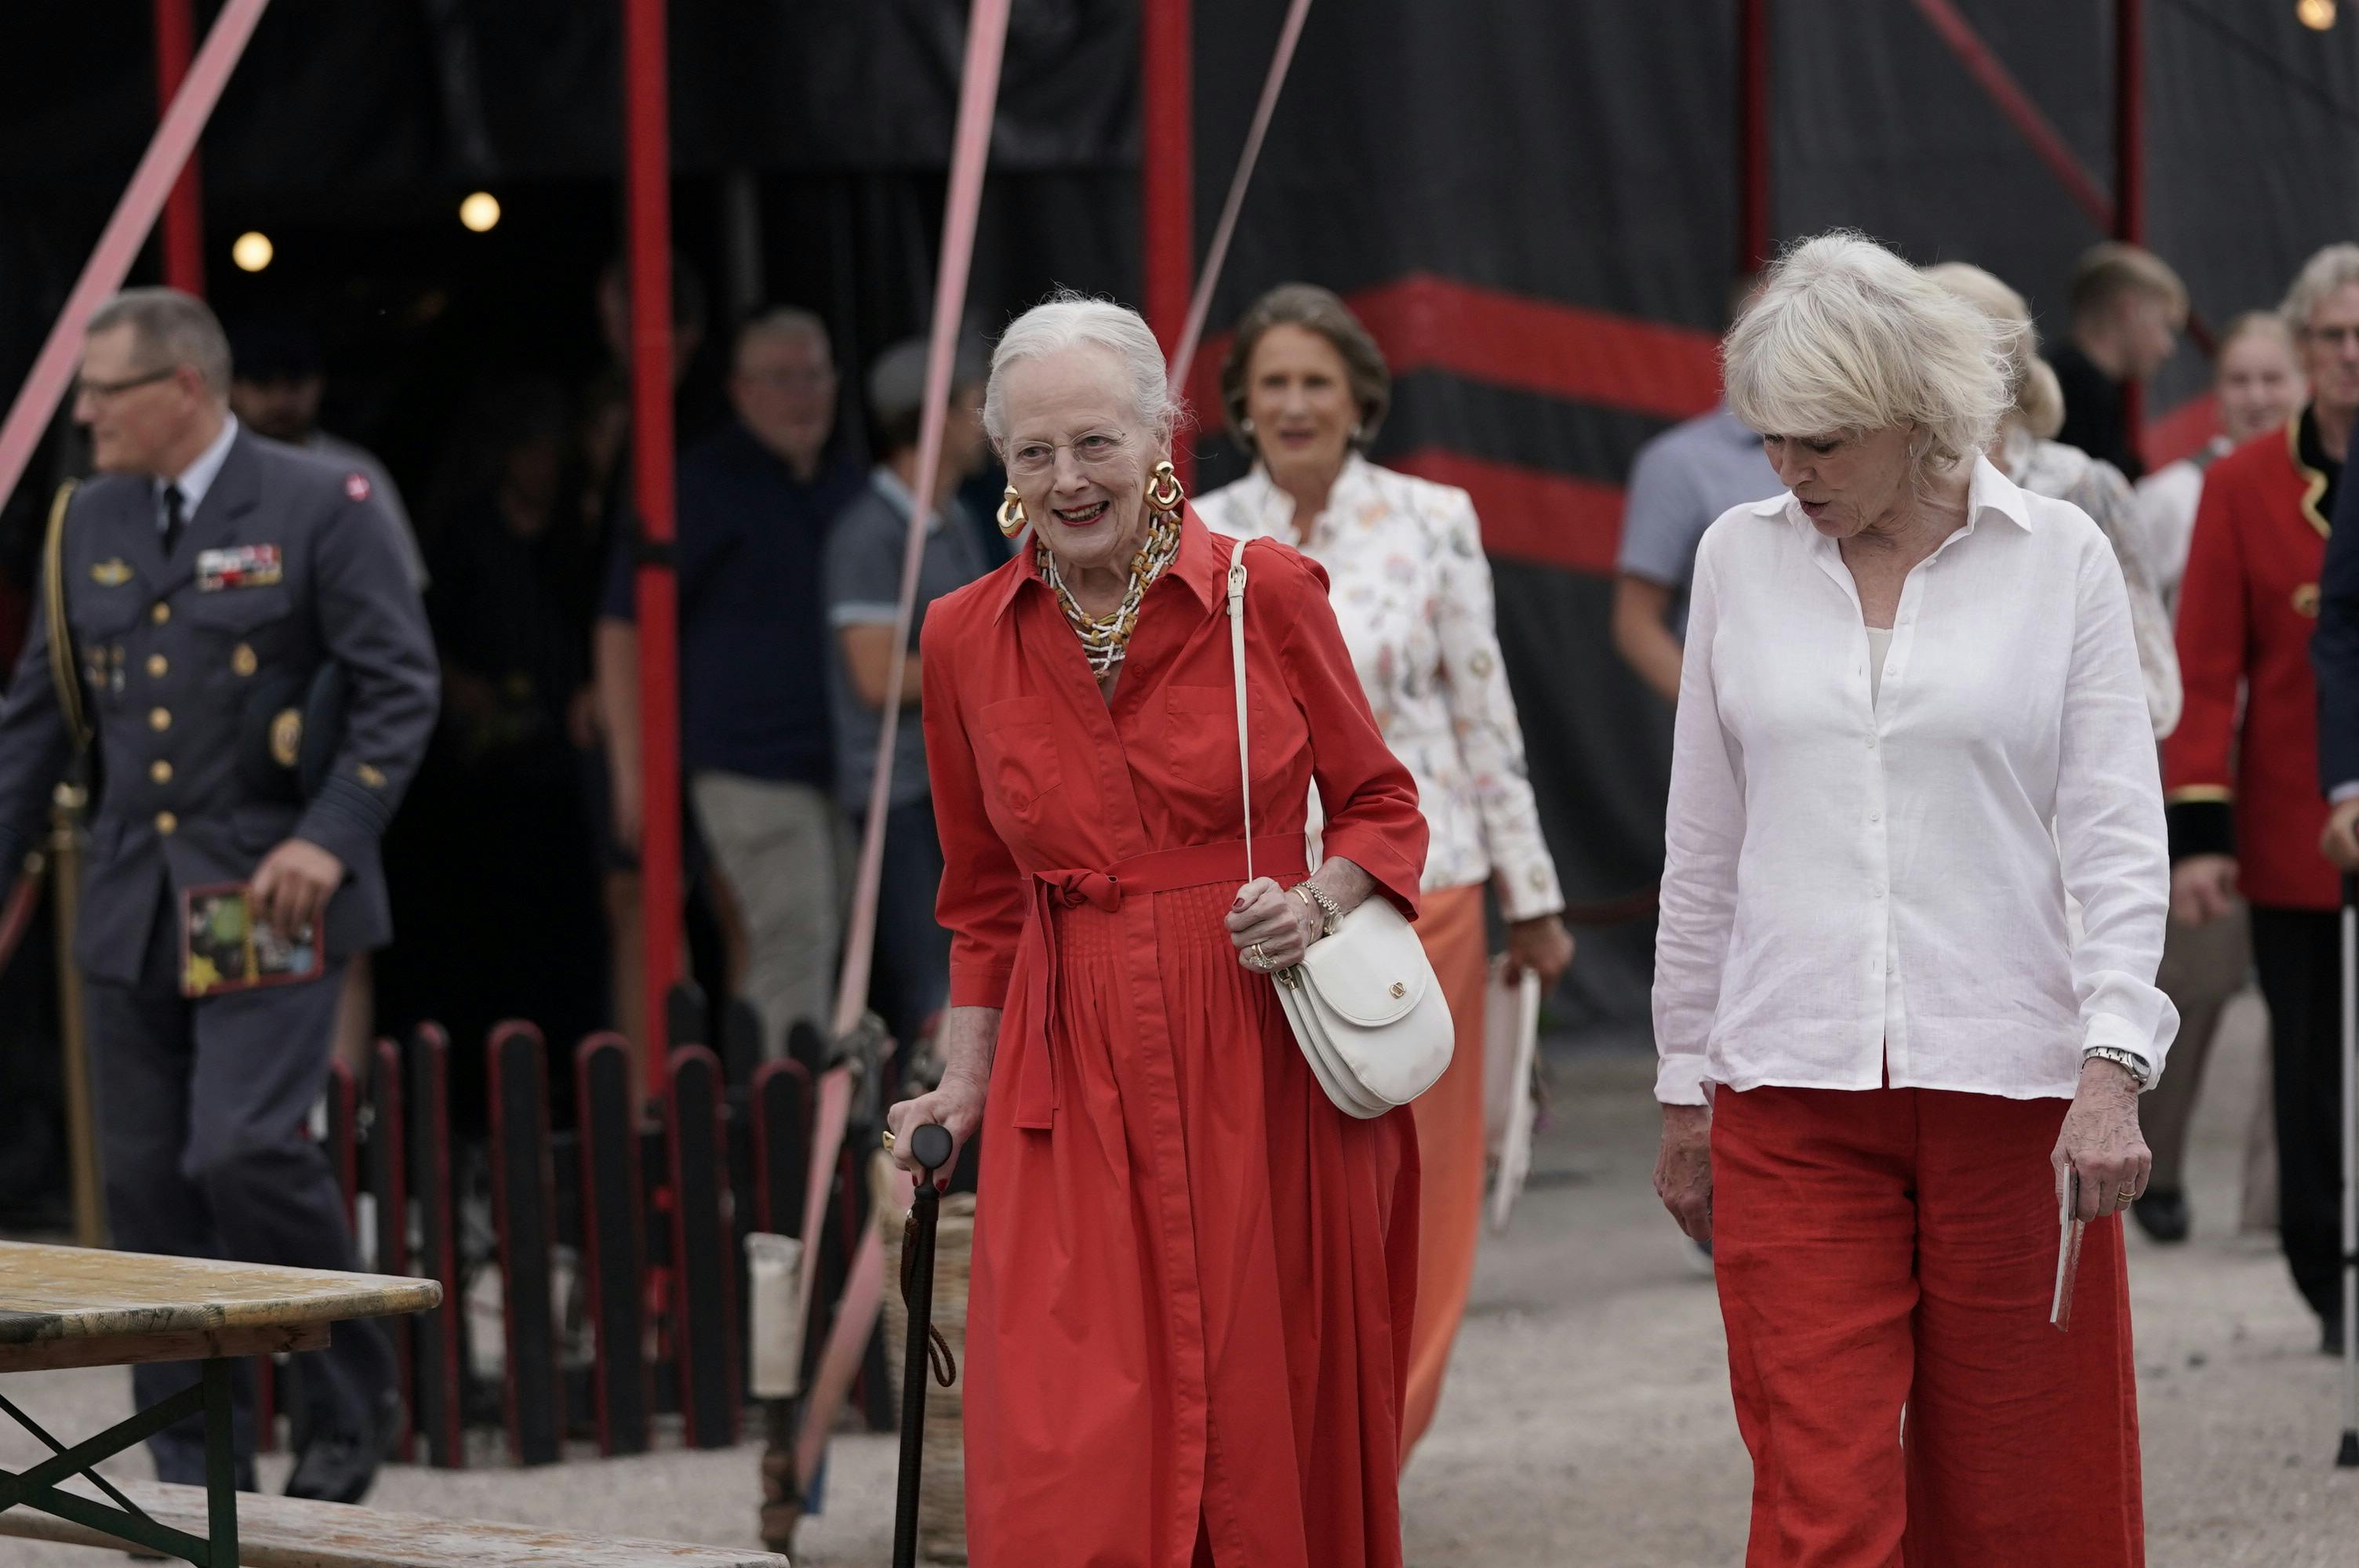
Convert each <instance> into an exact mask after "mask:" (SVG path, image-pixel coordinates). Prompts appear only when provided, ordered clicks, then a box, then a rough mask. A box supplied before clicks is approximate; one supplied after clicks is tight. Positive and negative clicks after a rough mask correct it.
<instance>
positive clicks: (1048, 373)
mask: <svg viewBox="0 0 2359 1568" xmlns="http://www.w3.org/2000/svg"><path fill="white" fill-rule="evenodd" d="M1000 375H1001V378H1002V384H1001V396H1002V406H1003V407H1004V409H1005V411H1006V422H1007V423H1006V428H1007V438H1006V441H1005V442H1004V443H1003V444H1002V446H1001V448H1000V456H1001V457H1002V458H1003V459H1004V460H1006V464H1007V478H1008V482H1009V483H1011V484H1013V485H1014V486H1015V487H1016V494H1017V495H1018V496H1020V497H1021V498H1022V499H1023V502H1024V514H1025V515H1026V516H1027V517H1028V518H1030V519H1031V522H1032V527H1033V529H1034V531H1035V532H1037V533H1038V535H1040V539H1041V542H1042V543H1043V544H1045V545H1047V546H1049V549H1050V550H1051V551H1052V552H1054V553H1055V555H1056V557H1057V561H1058V565H1059V569H1060V570H1061V571H1063V572H1064V573H1065V575H1066V576H1068V577H1069V578H1070V577H1071V576H1073V575H1075V574H1076V573H1080V572H1087V571H1115V572H1126V571H1127V570H1128V569H1129V567H1130V561H1131V557H1133V556H1136V554H1137V553H1138V551H1139V548H1140V546H1143V545H1144V544H1145V543H1146V541H1147V481H1148V476H1149V475H1150V474H1151V473H1152V472H1153V471H1154V468H1155V465H1156V464H1157V463H1158V462H1161V461H1163V460H1165V459H1167V458H1169V456H1170V452H1169V449H1168V448H1167V447H1166V445H1165V443H1163V442H1162V441H1160V440H1158V439H1157V438H1156V437H1155V435H1154V433H1153V432H1152V431H1149V430H1147V429H1145V428H1143V427H1142V422H1141V421H1140V419H1139V416H1138V408H1137V401H1136V398H1135V397H1133V396H1132V395H1131V388H1130V382H1129V378H1128V377H1127V376H1126V375H1125V373H1124V371H1123V367H1122V363H1121V362H1120V361H1119V360H1117V359H1116V358H1115V357H1114V354H1113V353H1111V352H1109V351H1106V350H1104V349H1099V348H1093V347H1090V346H1088V345H1086V344H1084V345H1082V346H1078V347H1074V348H1069V349H1060V350H1058V351H1054V352H1051V353H1046V354H1042V355H1040V356H1039V357H1038V358H1037V359H1027V360H1019V361H1017V362H1016V363H1014V364H1011V365H1009V366H1007V367H1006V369H1005V370H1003V371H1001V372H1000Z"/></svg>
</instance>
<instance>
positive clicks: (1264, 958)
mask: <svg viewBox="0 0 2359 1568" xmlns="http://www.w3.org/2000/svg"><path fill="white" fill-rule="evenodd" d="M1245 957H1248V958H1251V959H1252V960H1253V964H1254V968H1256V969H1266V968H1269V954H1268V953H1267V952H1266V951H1265V950H1264V949H1263V947H1262V945H1261V944H1260V943H1258V942H1256V943H1255V944H1254V945H1253V946H1250V947H1248V948H1246V949H1245Z"/></svg>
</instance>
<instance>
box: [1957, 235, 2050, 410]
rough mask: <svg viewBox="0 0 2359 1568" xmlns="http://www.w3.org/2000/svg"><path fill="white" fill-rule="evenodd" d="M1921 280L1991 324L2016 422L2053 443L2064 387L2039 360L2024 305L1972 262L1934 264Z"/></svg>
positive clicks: (2028, 310)
mask: <svg viewBox="0 0 2359 1568" xmlns="http://www.w3.org/2000/svg"><path fill="white" fill-rule="evenodd" d="M1925 276H1927V277H1930V278H1931V279H1932V280H1933V281H1934V282H1935V283H1938V284H1940V286H1941V287H1943V288H1946V289H1948V290H1949V291H1950V292H1951V293H1952V294H1954V295H1956V296H1957V297H1959V298H1961V299H1962V300H1964V301H1965V302H1966V303H1967V304H1969V305H1971V306H1973V308H1975V309H1977V310H1979V311H1981V312H1982V313H1983V314H1984V315H1985V316H1987V317H1989V318H1990V319H1991V321H1992V323H1993V324H1994V325H1995V326H1996V327H1997V329H1998V334H1999V338H1998V341H1999V351H2000V353H2001V355H2002V356H2003V357H2004V358H2005V360H2006V383H2007V390H2008V394H2009V395H2010V396H2011V397H2012V398H2013V399H2014V407H2013V409H2012V410H2011V412H2012V413H2013V415H2014V417H2015V420H2016V422H2017V424H2019V425H2021V426H2022V427H2024V428H2025V429H2026V430H2027V431H2029V432H2030V433H2031V434H2032V435H2034V436H2037V437H2038V438H2040V439H2041V440H2043V441H2049V440H2053V439H2055V438H2056V432H2057V431H2059V430H2061V429H2062V428H2064V386H2063V384H2062V383H2061V382H2060V381H2058V380H2057V379H2056V372H2055V371H2054V370H2053V369H2051V368H2050V367H2049V363H2048V362H2047V361H2046V360H2043V359H2041V358H2040V357H2039V329H2038V327H2036V326H2034V325H2032V321H2031V306H2030V303H2029V302H2028V301H2027V300H2026V299H2025V298H2024V297H2023V296H2022V295H2020V294H2017V292H2016V291H2015V290H2014V289H2013V288H2011V287H2008V285H2007V284H2006V280H2005V279H2003V278H2001V277H1999V276H1997V275H1996V274H1995V273H1990V272H1985V271H1984V270H1983V269H1982V268H1981V267H1978V266H1976V265H1973V263H1972V262H1936V263H1934V264H1933V265H1931V266H1929V267H1927V268H1926V269H1925Z"/></svg>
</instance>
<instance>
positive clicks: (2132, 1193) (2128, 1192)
mask: <svg viewBox="0 0 2359 1568" xmlns="http://www.w3.org/2000/svg"><path fill="white" fill-rule="evenodd" d="M2136 1196H2137V1188H2136V1187H2135V1186H2127V1187H2124V1188H2123V1189H2122V1191H2121V1201H2122V1202H2124V1203H2127V1202H2129V1201H2130V1200H2131V1199H2132V1198H2135V1197H2136Z"/></svg>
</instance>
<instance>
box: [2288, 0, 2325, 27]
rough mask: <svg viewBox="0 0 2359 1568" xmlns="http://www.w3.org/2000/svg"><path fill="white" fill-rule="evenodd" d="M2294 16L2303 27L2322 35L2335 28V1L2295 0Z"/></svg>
mask: <svg viewBox="0 0 2359 1568" xmlns="http://www.w3.org/2000/svg"><path fill="white" fill-rule="evenodd" d="M2293 14H2294V16H2296V17H2298V18H2299V20H2300V22H2301V25H2302V26H2303V27H2315V28H2316V29H2317V30H2318V31H2320V32H2321V33H2322V32H2324V31H2326V29H2327V28H2329V27H2332V26H2334V0H2295V3H2294V8H2293Z"/></svg>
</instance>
